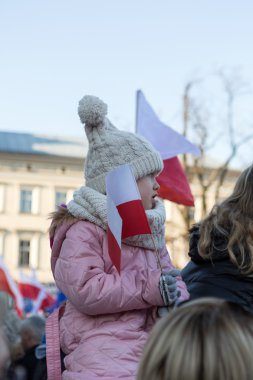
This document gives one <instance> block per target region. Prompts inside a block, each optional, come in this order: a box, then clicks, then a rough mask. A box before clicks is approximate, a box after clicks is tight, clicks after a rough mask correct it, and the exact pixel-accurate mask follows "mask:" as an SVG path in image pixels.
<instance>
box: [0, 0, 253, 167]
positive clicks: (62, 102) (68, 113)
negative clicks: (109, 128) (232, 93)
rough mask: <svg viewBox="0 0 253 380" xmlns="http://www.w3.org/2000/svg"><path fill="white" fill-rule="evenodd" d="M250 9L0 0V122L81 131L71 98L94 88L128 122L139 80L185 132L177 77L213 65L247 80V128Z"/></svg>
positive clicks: (251, 82) (216, 2) (222, 3)
mask: <svg viewBox="0 0 253 380" xmlns="http://www.w3.org/2000/svg"><path fill="white" fill-rule="evenodd" d="M252 16H253V2H252V1H251V0H240V1H239V0H234V1H231V0H212V1H210V0H177V1H170V0H167V1H165V0H155V1H154V0H152V1H151V0H145V1H144V0H126V1H125V0H90V1H87V0H71V1H69V0H68V1H67V0H43V1H42V0H41V1H40V0H22V1H20V0H1V1H0V129H1V130H3V131H17V132H29V133H40V134H49V135H54V136H55V135H61V136H73V137H75V136H80V138H83V135H84V132H83V128H82V125H81V123H80V120H79V118H78V115H77V105H78V101H79V100H80V98H81V97H82V96H83V95H85V94H92V95H96V96H99V97H100V98H101V99H103V100H104V101H105V102H106V103H107V104H108V116H109V118H110V119H111V121H112V122H113V123H114V124H115V125H116V126H117V127H118V128H119V129H125V130H132V131H133V130H134V127H135V101H136V98H135V96H136V90H138V89H141V90H142V91H143V92H144V94H145V96H146V98H147V99H148V101H149V103H150V104H151V105H152V107H153V109H154V110H155V112H156V113H157V115H158V116H159V117H160V119H161V120H162V121H163V122H164V123H166V124H168V125H170V126H171V127H172V128H174V129H176V130H177V131H178V132H182V128H183V127H182V94H183V90H184V86H185V85H186V83H187V82H188V81H189V80H191V79H192V78H194V77H198V76H207V75H210V73H212V72H213V71H215V70H218V69H220V68H222V69H226V70H234V69H235V70H237V71H239V72H240V75H241V76H242V78H243V80H244V81H245V82H246V83H247V86H248V89H249V91H248V94H247V96H246V97H244V98H243V99H244V100H242V99H241V100H240V102H241V103H240V104H241V106H240V107H241V108H240V109H241V110H242V111H241V112H240V113H241V115H240V116H242V114H243V116H244V117H245V115H246V116H247V117H246V118H245V120H244V121H246V122H247V123H249V125H250V123H251V128H252V129H253V123H252V120H253V109H252V100H253V99H252V98H253V95H252V93H251V91H252V87H253V49H252V38H253V22H252ZM212 94H213V96H214V97H215V93H212ZM252 148H253V145H251V149H248V150H246V149H245V150H243V151H242V153H240V159H241V160H242V162H243V165H245V164H246V163H248V162H252V158H251V157H252V156H251V151H252Z"/></svg>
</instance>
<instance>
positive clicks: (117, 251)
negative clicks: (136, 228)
mask: <svg viewBox="0 0 253 380" xmlns="http://www.w3.org/2000/svg"><path fill="white" fill-rule="evenodd" d="M121 234H122V219H121V217H120V215H119V212H118V210H117V208H116V206H115V204H114V202H113V201H112V199H111V198H110V192H109V195H108V189H107V237H108V252H109V255H110V258H111V260H112V263H113V264H114V265H115V267H116V269H117V271H118V272H119V273H120V261H121Z"/></svg>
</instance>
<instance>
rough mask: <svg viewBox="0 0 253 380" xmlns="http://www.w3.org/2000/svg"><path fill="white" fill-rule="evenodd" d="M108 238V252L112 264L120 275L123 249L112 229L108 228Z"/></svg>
mask: <svg viewBox="0 0 253 380" xmlns="http://www.w3.org/2000/svg"><path fill="white" fill-rule="evenodd" d="M107 236H108V247H109V248H110V249H109V250H108V252H109V255H110V258H111V260H112V263H113V264H114V265H115V267H116V269H117V271H118V272H119V273H120V261H121V249H120V246H119V245H118V242H117V240H116V239H115V237H114V235H113V233H112V232H111V230H110V227H109V226H107Z"/></svg>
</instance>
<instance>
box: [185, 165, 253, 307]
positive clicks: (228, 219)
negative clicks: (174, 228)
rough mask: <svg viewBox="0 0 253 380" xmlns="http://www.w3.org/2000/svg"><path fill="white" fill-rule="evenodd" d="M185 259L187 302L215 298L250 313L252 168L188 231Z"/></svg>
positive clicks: (252, 285)
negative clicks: (224, 300) (239, 306)
mask: <svg viewBox="0 0 253 380" xmlns="http://www.w3.org/2000/svg"><path fill="white" fill-rule="evenodd" d="M189 256H190V259H191V260H190V262H189V263H188V264H187V265H186V267H185V268H184V269H183V271H182V272H181V274H182V277H183V279H184V281H185V282H186V284H187V287H188V290H189V293H190V297H191V299H195V298H199V297H206V296H213V297H219V298H223V299H226V300H228V301H232V302H237V303H240V304H241V305H242V306H244V307H248V308H250V309H251V310H253V165H251V166H250V167H248V168H247V169H246V170H244V171H243V172H242V173H241V175H240V176H239V178H238V179H237V181H236V184H235V187H234V189H233V192H232V194H231V195H230V196H229V197H228V198H226V199H225V200H224V201H223V202H221V203H220V204H216V205H215V206H214V207H213V209H212V210H211V212H210V214H209V215H208V216H207V217H206V218H205V219H204V220H202V221H201V222H200V223H197V224H196V225H194V226H193V227H192V228H191V231H190V250H189Z"/></svg>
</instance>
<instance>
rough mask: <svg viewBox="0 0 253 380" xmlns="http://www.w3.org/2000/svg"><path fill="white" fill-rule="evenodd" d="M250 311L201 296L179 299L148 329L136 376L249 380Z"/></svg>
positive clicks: (251, 376) (252, 369) (251, 367)
mask: <svg viewBox="0 0 253 380" xmlns="http://www.w3.org/2000/svg"><path fill="white" fill-rule="evenodd" d="M252 352H253V315H252V313H251V312H249V311H248V310H245V309H244V308H242V307H241V306H240V305H238V304H235V303H231V302H228V301H225V300H222V299H218V298H212V297H210V298H209V297H206V298H201V299H198V300H193V301H187V302H184V303H182V304H181V305H180V306H179V307H178V308H175V309H174V310H172V311H171V312H170V313H169V314H168V315H167V316H166V317H164V318H162V319H161V320H160V321H159V322H158V323H157V325H156V326H155V327H154V329H153V330H152V332H151V335H150V337H149V340H148V342H147V344H146V346H145V349H144V353H143V356H142V359H141V362H140V366H139V371H138V376H137V380H144V379H145V380H225V379H229V380H238V379H240V380H251V379H253V361H252Z"/></svg>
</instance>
